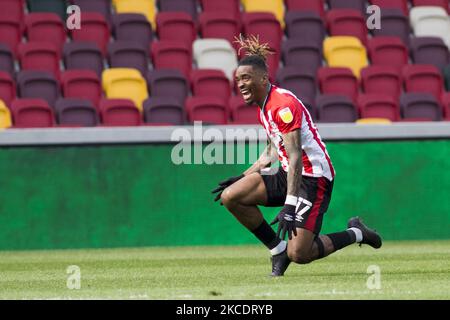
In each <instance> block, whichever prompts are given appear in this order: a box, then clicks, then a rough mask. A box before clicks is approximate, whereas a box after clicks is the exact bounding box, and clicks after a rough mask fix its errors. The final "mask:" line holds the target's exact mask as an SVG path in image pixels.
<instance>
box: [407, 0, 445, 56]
mask: <svg viewBox="0 0 450 320" xmlns="http://www.w3.org/2000/svg"><path fill="white" fill-rule="evenodd" d="M409 17H410V21H411V27H412V28H413V31H414V35H415V36H416V37H424V36H429V37H439V38H442V40H443V41H444V42H445V44H446V45H447V46H448V47H449V48H450V17H449V16H448V15H447V12H446V11H445V10H444V9H443V8H441V7H434V6H421V7H413V8H411V11H410V15H409Z"/></svg>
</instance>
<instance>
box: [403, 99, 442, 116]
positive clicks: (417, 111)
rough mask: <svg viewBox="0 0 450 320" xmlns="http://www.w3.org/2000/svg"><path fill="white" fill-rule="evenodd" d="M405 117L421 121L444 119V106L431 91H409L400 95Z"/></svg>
mask: <svg viewBox="0 0 450 320" xmlns="http://www.w3.org/2000/svg"><path fill="white" fill-rule="evenodd" d="M400 108H401V111H402V113H403V118H404V119H405V120H408V119H416V120H419V121H438V120H441V119H442V107H441V106H440V105H439V103H438V101H437V100H436V98H435V97H434V96H433V95H432V94H429V93H421V92H420V93H419V92H409V93H405V94H403V95H402V96H401V97H400Z"/></svg>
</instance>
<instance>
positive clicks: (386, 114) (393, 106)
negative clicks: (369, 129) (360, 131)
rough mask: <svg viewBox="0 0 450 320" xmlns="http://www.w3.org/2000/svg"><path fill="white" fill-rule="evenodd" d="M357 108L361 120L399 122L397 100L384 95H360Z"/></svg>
mask: <svg viewBox="0 0 450 320" xmlns="http://www.w3.org/2000/svg"><path fill="white" fill-rule="evenodd" d="M358 108H359V112H360V115H361V118H382V119H388V120H389V121H399V120H400V117H401V116H400V106H399V104H398V99H397V98H395V97H393V96H391V95H386V94H380V93H377V94H374V93H372V94H370V93H369V94H360V95H359V96H358Z"/></svg>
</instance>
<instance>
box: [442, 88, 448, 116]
mask: <svg viewBox="0 0 450 320" xmlns="http://www.w3.org/2000/svg"><path fill="white" fill-rule="evenodd" d="M442 106H443V108H444V109H443V110H444V117H445V120H446V121H450V92H446V93H444V94H443V95H442Z"/></svg>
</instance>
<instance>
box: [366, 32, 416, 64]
mask: <svg viewBox="0 0 450 320" xmlns="http://www.w3.org/2000/svg"><path fill="white" fill-rule="evenodd" d="M367 49H368V54H369V59H370V63H371V64H372V65H377V66H392V67H395V68H396V69H397V70H398V71H400V70H401V69H402V68H403V66H405V65H407V64H408V62H409V59H408V48H407V47H406V46H405V44H404V43H403V41H402V40H401V39H400V38H399V37H389V36H379V37H374V38H371V39H370V40H369V42H368V44H367Z"/></svg>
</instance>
